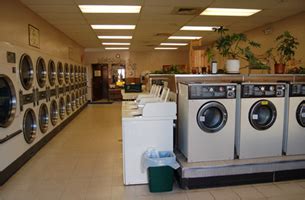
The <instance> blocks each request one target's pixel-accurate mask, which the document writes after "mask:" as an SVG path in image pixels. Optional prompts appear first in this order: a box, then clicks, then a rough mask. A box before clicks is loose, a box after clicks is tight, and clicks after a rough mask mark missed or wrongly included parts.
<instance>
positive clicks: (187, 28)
mask: <svg viewBox="0 0 305 200" xmlns="http://www.w3.org/2000/svg"><path fill="white" fill-rule="evenodd" d="M214 28H219V26H183V27H182V28H181V29H180V30H183V31H213V30H214Z"/></svg>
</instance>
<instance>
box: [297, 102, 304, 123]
mask: <svg viewBox="0 0 305 200" xmlns="http://www.w3.org/2000/svg"><path fill="white" fill-rule="evenodd" d="M296 118H297V120H298V123H299V124H300V126H302V127H305V100H304V101H302V102H301V103H300V104H299V106H298V108H297V112H296Z"/></svg>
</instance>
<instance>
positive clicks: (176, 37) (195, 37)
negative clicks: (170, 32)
mask: <svg viewBox="0 0 305 200" xmlns="http://www.w3.org/2000/svg"><path fill="white" fill-rule="evenodd" d="M200 38H201V37H199V36H170V37H169V38H168V39H173V40H199V39H200Z"/></svg>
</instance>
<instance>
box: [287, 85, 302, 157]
mask: <svg viewBox="0 0 305 200" xmlns="http://www.w3.org/2000/svg"><path fill="white" fill-rule="evenodd" d="M287 100H288V113H287V122H288V124H287V125H288V126H287V129H286V132H285V137H284V140H285V142H284V152H285V153H286V155H298V154H305V83H296V82H294V83H291V84H290V87H289V98H288V99H287Z"/></svg>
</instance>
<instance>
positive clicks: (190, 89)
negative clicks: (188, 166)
mask: <svg viewBox="0 0 305 200" xmlns="http://www.w3.org/2000/svg"><path fill="white" fill-rule="evenodd" d="M236 86H237V85H236V84H233V83H217V84H216V83H211V84H206V83H179V94H178V148H179V150H180V151H181V152H182V153H183V154H184V156H185V157H186V158H187V161H188V162H201V161H215V160H231V159H234V138H235V112H236Z"/></svg>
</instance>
